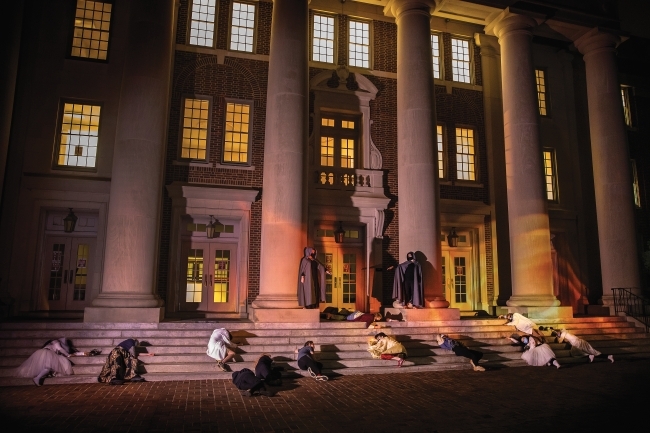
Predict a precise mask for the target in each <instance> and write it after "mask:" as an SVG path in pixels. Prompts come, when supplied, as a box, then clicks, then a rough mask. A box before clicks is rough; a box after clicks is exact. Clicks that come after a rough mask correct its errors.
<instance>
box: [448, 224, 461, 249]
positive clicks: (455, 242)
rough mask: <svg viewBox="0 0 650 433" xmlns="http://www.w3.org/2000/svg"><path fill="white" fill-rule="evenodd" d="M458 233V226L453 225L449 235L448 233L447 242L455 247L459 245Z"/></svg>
mask: <svg viewBox="0 0 650 433" xmlns="http://www.w3.org/2000/svg"><path fill="white" fill-rule="evenodd" d="M458 238H459V236H458V234H456V227H452V228H451V231H450V232H449V235H447V243H448V244H449V246H450V247H452V248H454V247H457V246H458Z"/></svg>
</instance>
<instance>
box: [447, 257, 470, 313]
mask: <svg viewBox="0 0 650 433" xmlns="http://www.w3.org/2000/svg"><path fill="white" fill-rule="evenodd" d="M470 257H471V255H470V252H469V251H467V252H463V251H449V250H447V251H445V250H443V251H442V284H443V287H445V296H446V298H447V301H448V302H449V304H450V307H452V308H459V309H461V310H463V311H472V310H473V309H474V307H473V302H474V300H473V299H472V293H473V290H472V276H471V271H472V267H471V261H470Z"/></svg>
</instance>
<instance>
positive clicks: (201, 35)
mask: <svg viewBox="0 0 650 433" xmlns="http://www.w3.org/2000/svg"><path fill="white" fill-rule="evenodd" d="M216 8H217V0H192V13H191V21H190V40H189V43H190V45H199V46H201V47H212V46H213V44H214V17H215V15H216Z"/></svg>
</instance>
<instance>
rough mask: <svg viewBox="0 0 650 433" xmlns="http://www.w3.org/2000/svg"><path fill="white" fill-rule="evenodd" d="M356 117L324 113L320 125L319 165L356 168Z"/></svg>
mask: <svg viewBox="0 0 650 433" xmlns="http://www.w3.org/2000/svg"><path fill="white" fill-rule="evenodd" d="M358 123H359V121H358V119H356V118H352V117H349V116H346V117H343V116H341V115H335V114H329V113H328V114H325V115H323V117H322V118H321V126H320V132H321V137H320V165H321V166H323V167H341V168H356V152H357V143H358V137H359V132H358V131H359V129H358Z"/></svg>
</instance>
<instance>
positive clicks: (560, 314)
mask: <svg viewBox="0 0 650 433" xmlns="http://www.w3.org/2000/svg"><path fill="white" fill-rule="evenodd" d="M508 312H509V313H519V314H521V315H524V316H526V317H528V318H529V319H572V318H573V307H510V306H509V307H508Z"/></svg>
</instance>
